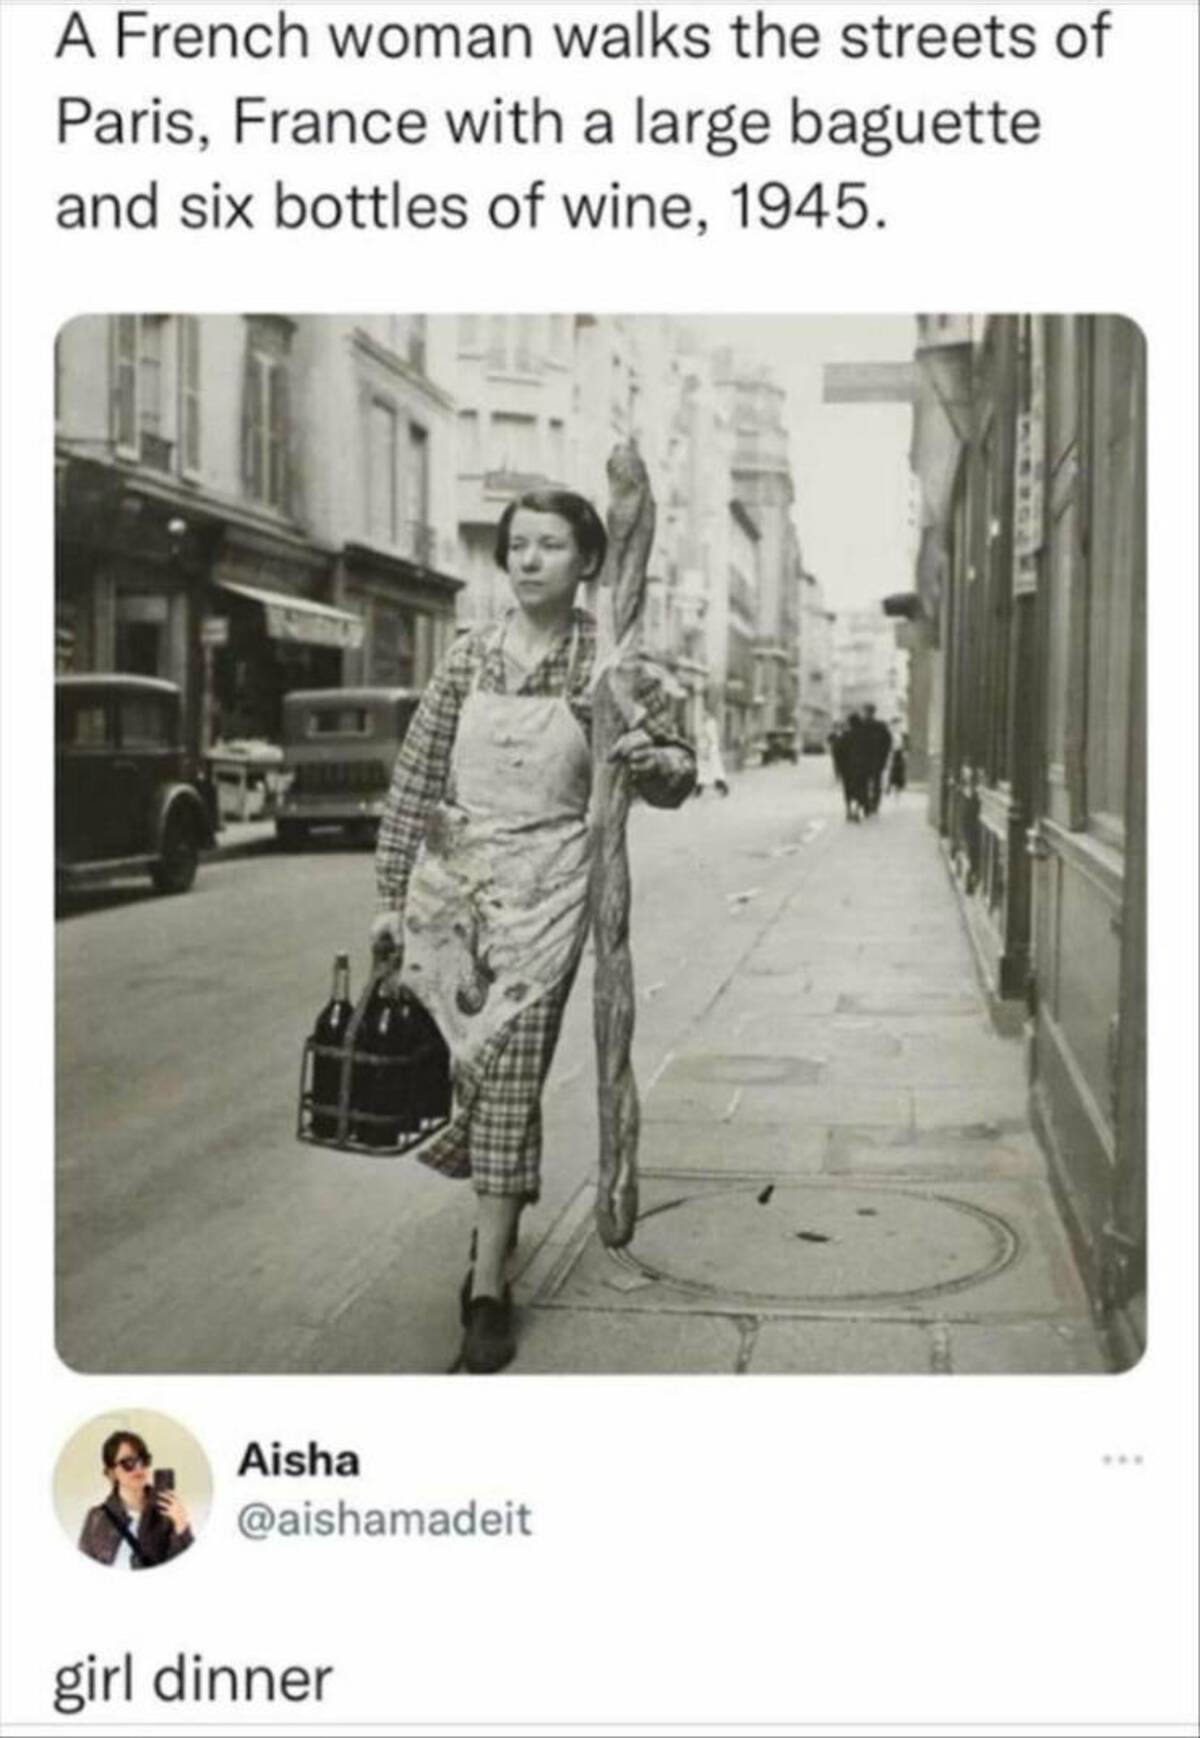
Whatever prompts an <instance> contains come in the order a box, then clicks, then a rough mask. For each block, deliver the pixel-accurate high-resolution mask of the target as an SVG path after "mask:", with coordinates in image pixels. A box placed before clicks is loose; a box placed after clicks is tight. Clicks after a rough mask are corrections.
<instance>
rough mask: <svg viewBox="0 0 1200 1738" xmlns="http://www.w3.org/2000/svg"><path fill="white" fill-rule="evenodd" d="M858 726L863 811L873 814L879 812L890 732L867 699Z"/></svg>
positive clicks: (889, 751)
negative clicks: (863, 795) (860, 736)
mask: <svg viewBox="0 0 1200 1738" xmlns="http://www.w3.org/2000/svg"><path fill="white" fill-rule="evenodd" d="M860 728H861V731H862V758H863V767H864V781H865V803H864V813H866V814H868V815H874V814H877V813H878V812H879V799H880V797H881V796H882V794H883V775H884V772H885V770H886V768H887V763H888V758H889V756H890V755H891V752H892V733H891V731H890V730H889V729H888V727H887V725H886V724H885V723H884V722H883V720H882V718H877V717H876V716H875V708H874V706H873V705H872V704H871V703H870V702H869V701H868V702H867V704H866V705H865V706H864V707H863V717H862V723H861V726H860Z"/></svg>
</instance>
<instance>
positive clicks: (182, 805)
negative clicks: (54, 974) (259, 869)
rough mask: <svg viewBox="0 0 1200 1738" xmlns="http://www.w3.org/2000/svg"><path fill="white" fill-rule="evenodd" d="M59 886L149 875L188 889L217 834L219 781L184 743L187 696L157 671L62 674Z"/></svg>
mask: <svg viewBox="0 0 1200 1738" xmlns="http://www.w3.org/2000/svg"><path fill="white" fill-rule="evenodd" d="M54 738H55V805H54V812H55V880H56V884H57V886H58V889H59V891H60V892H61V891H66V890H67V889H68V888H71V887H77V886H82V885H85V884H90V883H92V882H96V881H104V880H111V879H115V878H117V877H122V876H127V875H138V874H148V875H149V876H150V879H151V880H152V881H153V883H154V885H155V887H156V888H157V889H158V891H159V892H160V893H186V892H187V890H188V888H189V887H190V886H191V885H192V883H193V881H194V880H195V879H196V868H197V865H198V864H199V861H200V853H201V851H203V850H205V849H206V848H207V847H208V846H209V845H211V844H212V843H213V830H214V813H213V811H214V803H213V793H212V790H211V786H209V785H208V784H207V783H206V781H205V780H204V779H203V778H202V776H201V773H200V769H199V767H198V766H197V765H196V764H195V763H194V762H193V761H192V760H191V758H190V757H189V755H188V754H187V752H186V750H185V748H184V746H183V697H182V695H181V694H180V691H179V689H178V688H177V687H176V686H175V684H174V683H173V682H160V681H158V680H157V679H155V678H153V677H150V676H110V675H95V676H93V675H88V676H59V677H57V678H56V681H55V720H54Z"/></svg>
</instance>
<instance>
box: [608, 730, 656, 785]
mask: <svg viewBox="0 0 1200 1738" xmlns="http://www.w3.org/2000/svg"><path fill="white" fill-rule="evenodd" d="M608 758H609V760H612V761H617V762H619V763H621V764H623V765H625V766H627V767H628V768H629V770H630V772H631V773H634V774H637V773H645V772H653V771H654V769H655V767H656V766H657V764H658V744H657V743H656V742H655V741H654V739H653V738H652V737H651V736H650V735H649V733H648V732H647V731H645V730H643V729H642V728H641V727H640V726H639V727H638V728H637V729H636V730H627V731H626V732H625V734H624V736H618V738H617V740H616V741H615V742H614V743H613V745H612V747H611V748H610V749H609V751H608Z"/></svg>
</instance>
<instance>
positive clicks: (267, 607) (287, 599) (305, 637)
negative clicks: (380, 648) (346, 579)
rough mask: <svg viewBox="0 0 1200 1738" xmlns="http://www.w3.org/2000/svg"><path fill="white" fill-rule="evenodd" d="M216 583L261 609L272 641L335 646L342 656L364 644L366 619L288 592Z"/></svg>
mask: <svg viewBox="0 0 1200 1738" xmlns="http://www.w3.org/2000/svg"><path fill="white" fill-rule="evenodd" d="M217 583H218V587H219V589H220V590H221V591H228V592H232V593H234V595H235V596H237V597H244V598H249V600H250V602H251V603H256V604H260V605H261V606H262V610H263V615H264V616H265V618H266V624H267V633H268V634H269V635H270V636H271V638H272V639H273V640H289V641H291V643H292V644H293V645H296V644H299V645H302V646H335V647H337V649H338V650H339V651H343V652H357V651H358V650H359V648H360V647H361V645H362V643H363V631H364V624H363V619H362V617H361V616H356V615H352V614H351V613H350V611H349V610H339V609H334V607H333V605H332V604H327V603H313V602H312V600H311V599H309V598H306V597H293V596H291V594H290V593H288V592H285V591H264V590H263V589H262V588H261V587H259V586H257V585H242V584H240V583H235V582H234V581H233V580H231V579H223V580H219V581H218V582H217Z"/></svg>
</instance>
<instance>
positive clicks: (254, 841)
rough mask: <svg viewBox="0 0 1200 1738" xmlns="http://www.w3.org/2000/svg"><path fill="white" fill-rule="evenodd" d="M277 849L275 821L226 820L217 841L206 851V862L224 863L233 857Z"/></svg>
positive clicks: (204, 859)
mask: <svg viewBox="0 0 1200 1738" xmlns="http://www.w3.org/2000/svg"><path fill="white" fill-rule="evenodd" d="M274 849H275V822H274V821H273V820H267V821H226V822H225V824H224V826H223V827H222V828H221V831H220V832H219V833H218V834H217V842H216V844H215V845H213V846H212V847H211V849H209V850H207V851H205V853H204V857H203V861H204V862H205V863H224V862H227V861H228V860H229V859H230V858H233V857H254V856H258V855H259V854H260V853H262V852H264V851H273V850H274Z"/></svg>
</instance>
